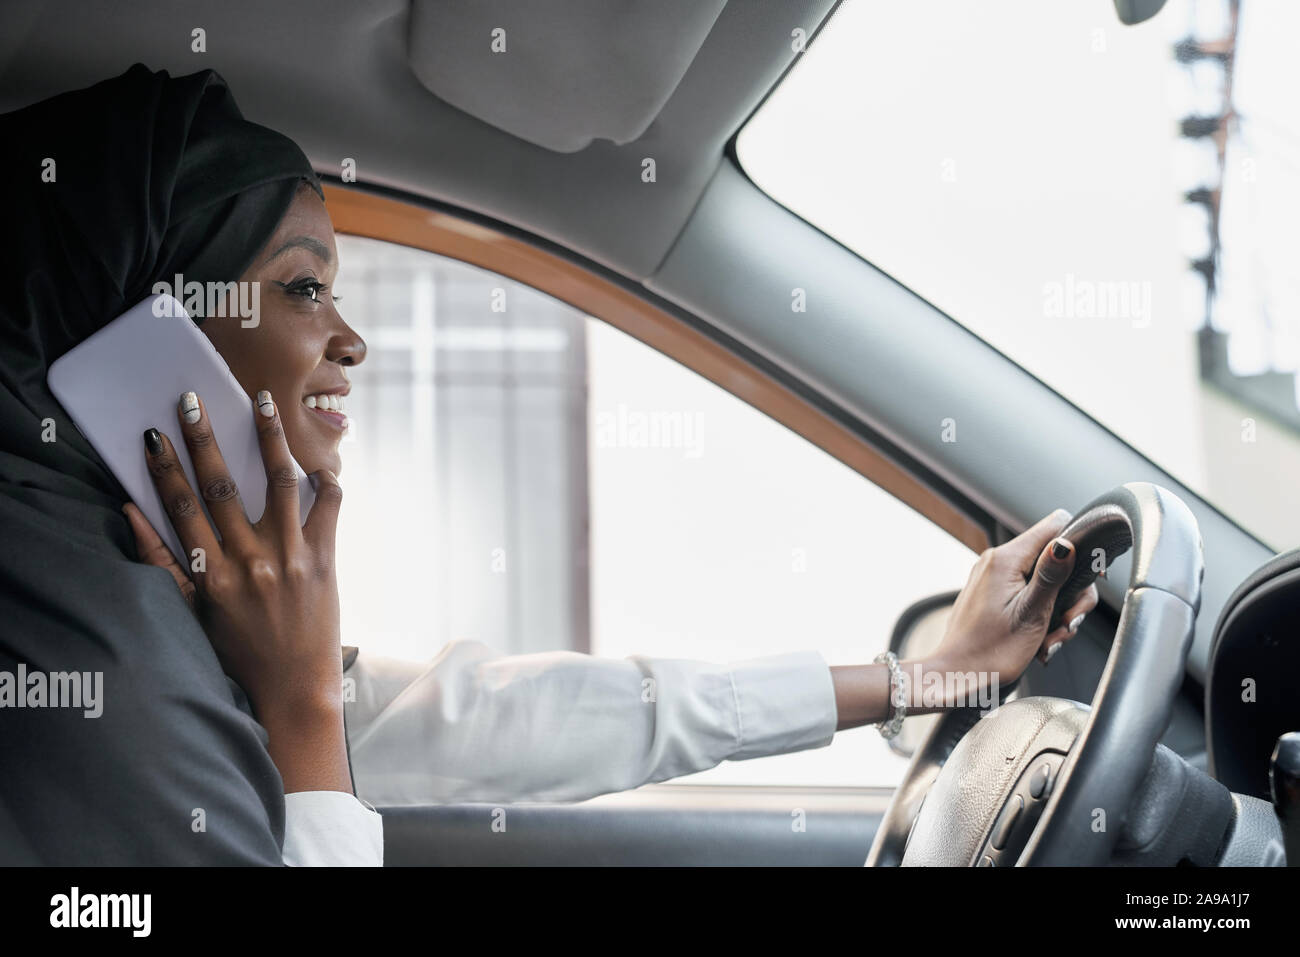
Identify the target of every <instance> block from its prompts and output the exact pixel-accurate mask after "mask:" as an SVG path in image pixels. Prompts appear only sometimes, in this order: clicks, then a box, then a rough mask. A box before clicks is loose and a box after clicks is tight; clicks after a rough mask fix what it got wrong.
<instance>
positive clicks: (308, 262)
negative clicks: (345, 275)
mask: <svg viewBox="0 0 1300 957" xmlns="http://www.w3.org/2000/svg"><path fill="white" fill-rule="evenodd" d="M338 259H339V257H338V249H337V248H336V247H335V244H334V227H333V225H332V224H331V223H330V218H329V213H328V212H326V210H325V204H324V203H323V202H322V201H321V198H320V197H319V196H317V195H316V193H315V191H314V190H312V189H311V188H310V187H309V186H307V185H306V184H303V188H301V189H299V190H298V194H297V196H296V198H295V199H294V201H293V204H292V205H291V206H290V207H289V211H288V212H287V213H286V214H285V216H284V218H283V219H282V220H281V221H280V226H279V228H278V229H277V230H276V231H275V234H274V235H273V236H272V237H271V239H270V240H269V241H268V242H267V244H266V246H265V247H263V248H262V250H261V251H259V252H258V254H257V258H256V259H254V260H253V264H252V265H251V266H249V267H248V270H247V271H246V272H245V273H244V275H242V276H240V277H239V278H240V282H257V283H259V286H260V292H259V297H260V311H259V318H258V322H257V324H256V325H255V326H248V327H245V326H244V325H243V320H241V319H240V317H239V316H238V315H237V314H236V312H237V310H234V309H231V310H227V311H228V313H230V318H224V317H220V316H211V317H209V318H207V319H205V320H204V321H203V323H202V325H201V326H200V327H199V328H200V329H202V330H203V332H204V333H205V334H206V335H207V337H208V339H210V340H211V342H212V344H213V345H214V346H216V348H217V351H218V352H219V353H221V356H222V358H224V359H225V360H226V364H227V365H229V366H230V370H231V371H232V372H233V373H234V374H235V378H236V379H238V380H239V384H240V385H242V386H243V387H244V391H245V392H247V393H248V395H249V398H250V399H252V398H253V397H254V396H256V395H257V393H258V392H259V391H261V390H262V389H266V390H267V391H269V392H270V393H271V397H272V399H274V401H275V404H276V408H277V409H278V410H279V412H280V421H281V423H283V425H284V434H285V438H286V439H287V440H288V442H289V451H290V452H291V453H292V454H293V457H294V458H295V459H296V460H297V461H298V464H299V465H301V466H302V467H303V470H304V471H306V472H314V471H316V470H317V469H329V470H330V471H332V472H334V473H335V474H336V475H337V474H338V473H339V471H340V470H341V469H342V467H343V462H342V457H341V456H340V454H339V442H340V441H341V440H342V438H343V434H344V432H345V431H346V427H347V417H346V415H344V414H341V413H340V412H334V411H326V406H327V405H329V404H333V401H332V400H327V399H325V398H324V397H325V396H332V397H334V399H335V400H337V401H338V402H339V403H342V401H343V396H345V395H347V393H348V391H349V390H350V389H351V386H350V385H349V384H348V376H347V367H348V366H351V365H356V364H357V363H358V362H360V361H362V359H364V358H365V355H366V344H365V342H364V341H363V340H362V339H361V337H360V336H358V335H357V334H356V333H355V332H353V331H352V329H351V328H350V327H349V326H348V324H347V323H346V322H344V321H343V317H342V316H340V315H339V312H338V309H337V308H335V302H334V298H333V296H332V295H331V292H330V287H331V286H332V285H333V283H334V277H335V276H336V275H337V273H338ZM312 406H314V408H313V407H312Z"/></svg>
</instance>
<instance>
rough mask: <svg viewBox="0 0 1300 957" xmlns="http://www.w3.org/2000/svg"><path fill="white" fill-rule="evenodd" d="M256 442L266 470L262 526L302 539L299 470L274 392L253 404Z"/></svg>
mask: <svg viewBox="0 0 1300 957" xmlns="http://www.w3.org/2000/svg"><path fill="white" fill-rule="evenodd" d="M254 406H255V408H254V413H253V417H254V419H255V420H256V422H257V442H258V445H259V446H260V447H261V449H262V465H263V466H264V467H265V468H266V512H265V513H264V514H263V515H262V521H261V524H263V525H268V524H269V525H271V526H273V527H274V528H275V530H276V532H277V533H278V534H279V535H280V536H281V537H282V539H283V540H284V541H297V540H298V539H300V538H301V537H302V516H301V514H300V512H299V510H298V470H297V469H295V468H294V467H293V456H292V455H291V454H290V453H289V443H288V441H287V440H286V439H285V437H284V429H283V427H281V425H280V410H279V409H277V408H276V406H275V401H274V400H273V399H272V398H271V393H269V392H267V391H266V390H265V389H263V390H262V391H261V392H259V393H257V398H256V400H255V401H254Z"/></svg>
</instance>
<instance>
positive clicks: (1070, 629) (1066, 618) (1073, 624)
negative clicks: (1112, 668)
mask: <svg viewBox="0 0 1300 957" xmlns="http://www.w3.org/2000/svg"><path fill="white" fill-rule="evenodd" d="M1100 600H1101V596H1100V595H1099V594H1098V593H1097V586H1096V585H1089V586H1088V587H1087V589H1085V590H1084V592H1083V594H1082V595H1080V596H1079V598H1078V600H1077V601H1076V602H1075V603H1074V604H1073V605H1071V606H1070V607H1069V608H1067V609H1066V610H1065V613H1064V614H1063V615H1062V616H1061V621H1062V622H1063V624H1062V625H1061V626H1060V627H1059V628H1057V629H1056V630H1055V631H1053V632H1052V633H1051V634H1050V635H1048V636H1047V638H1046V639H1044V640H1043V645H1042V647H1041V648H1039V650H1038V660H1039V661H1041V662H1042V663H1043V664H1047V663H1048V662H1049V661H1051V659H1052V656H1053V655H1055V654H1056V653H1057V652H1058V651H1060V650H1061V647H1062V646H1063V645H1064V644H1065V643H1066V642H1067V641H1069V640H1070V639H1071V638H1073V637H1074V636H1075V635H1077V634H1078V633H1079V626H1080V625H1082V624H1083V620H1084V618H1085V617H1086V616H1087V614H1088V613H1089V612H1090V611H1092V610H1093V609H1094V608H1096V607H1097V604H1098V602H1099V601H1100Z"/></svg>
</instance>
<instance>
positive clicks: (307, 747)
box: [124, 392, 352, 793]
mask: <svg viewBox="0 0 1300 957" xmlns="http://www.w3.org/2000/svg"><path fill="white" fill-rule="evenodd" d="M177 414H178V419H179V421H180V430H181V435H182V436H183V437H184V439H185V444H186V446H187V447H188V449H189V453H190V459H191V461H192V462H193V465H194V472H195V475H196V478H197V481H198V484H199V494H201V495H202V501H203V502H204V503H205V504H206V505H207V509H208V512H209V514H211V516H212V523H215V525H216V529H215V530H214V529H213V527H212V523H209V521H208V518H207V516H206V515H205V514H204V512H203V508H202V507H201V506H200V504H199V497H198V494H196V493H195V491H194V489H192V488H191V487H190V483H189V481H188V479H187V478H186V476H185V471H184V469H183V468H182V467H181V463H180V459H179V458H178V457H177V455H176V452H175V449H174V448H173V446H172V444H171V442H170V441H169V440H168V438H167V436H166V435H163V434H162V433H160V432H159V431H158V430H157V429H150V430H148V431H147V432H146V433H145V436H144V439H145V446H146V456H147V460H148V464H149V472H150V475H152V477H153V482H154V487H155V488H156V489H157V490H158V495H159V497H160V498H161V500H162V502H163V505H164V508H165V509H166V512H167V516H168V518H169V519H170V520H171V523H172V527H173V528H174V529H175V530H176V534H177V535H178V536H179V538H180V540H181V544H182V545H183V546H184V548H185V553H186V554H187V555H189V556H190V558H191V573H190V574H187V573H186V572H185V570H184V569H182V568H180V567H179V566H178V565H177V563H176V560H175V557H174V556H173V555H172V553H171V551H170V549H168V548H167V546H166V545H165V544H163V542H162V539H161V538H160V537H159V535H158V533H157V531H156V530H155V529H154V528H153V527H152V526H151V525H150V524H149V521H148V519H146V518H145V517H144V515H143V513H141V512H140V510H139V509H138V508H136V507H135V506H134V505H131V504H128V505H127V506H125V508H124V512H125V513H126V515H127V518H128V520H129V521H130V523H131V527H132V530H133V532H134V534H135V537H136V543H137V547H138V550H139V553H140V557H141V560H143V561H145V562H148V563H149V564H153V565H159V566H161V567H165V568H167V569H168V570H169V571H170V572H171V574H172V576H173V577H174V578H176V581H177V584H178V585H179V586H180V588H181V592H182V594H184V595H185V596H186V598H187V600H188V601H189V602H190V604H191V605H192V607H193V608H194V610H195V613H196V614H197V615H198V617H199V620H200V622H201V623H202V625H203V629H204V631H205V632H206V634H207V636H208V640H209V641H211V642H212V647H213V648H214V649H215V651H216V653H217V657H218V658H219V659H220V661H221V664H222V667H223V668H224V669H225V670H226V673H227V674H229V675H230V676H231V677H232V678H234V679H235V680H236V681H237V682H239V684H240V686H241V687H242V688H243V689H244V691H245V693H247V695H248V698H249V701H250V702H251V704H252V706H253V710H254V713H255V714H256V715H257V718H258V720H259V721H260V722H261V723H262V725H263V727H265V728H266V730H267V733H268V735H269V737H270V741H269V745H268V748H269V750H270V753H271V758H272V760H274V761H275V764H276V767H277V768H278V769H279V771H280V776H281V778H283V780H284V789H285V793H292V792H295V791H346V792H348V793H351V792H352V782H351V776H350V774H349V772H348V762H347V750H346V748H347V746H346V741H345V737H344V728H343V694H342V680H343V671H342V661H341V658H340V654H339V649H340V644H341V638H340V634H339V597H338V583H337V579H336V575H335V567H334V536H335V530H336V528H337V524H338V514H339V507H340V504H341V502H342V497H343V492H342V489H341V487H340V486H339V483H338V479H337V478H336V477H335V476H334V474H333V473H332V472H330V471H328V470H325V469H322V470H320V471H317V472H313V473H312V474H311V476H310V478H311V480H312V484H313V486H314V488H315V491H316V501H315V504H314V505H313V506H312V508H311V511H310V512H309V513H308V516H307V521H306V523H305V524H303V522H302V521H301V518H300V515H299V511H298V509H299V506H298V477H297V472H296V471H295V469H294V466H293V459H292V457H291V455H290V453H289V446H288V443H287V442H286V440H285V437H284V430H283V429H282V428H281V425H280V416H279V412H278V411H277V409H276V407H275V404H274V402H273V401H272V399H271V396H270V394H269V393H266V392H261V393H259V394H258V400H257V407H256V408H255V409H254V410H253V415H254V417H255V419H256V421H257V434H258V441H259V444H260V446H261V452H262V461H263V464H264V465H265V468H266V483H267V489H266V511H265V513H264V514H263V516H262V518H261V519H260V520H259V521H257V522H256V523H253V522H250V521H249V520H248V516H247V515H246V514H245V512H244V506H243V504H242V503H241V502H240V499H239V491H238V489H237V488H236V487H235V483H234V481H233V479H232V478H231V477H230V473H229V470H228V469H227V468H226V466H225V462H224V461H223V459H222V456H221V450H220V448H219V447H218V445H217V439H216V436H215V435H213V432H212V429H211V427H210V424H209V422H208V417H207V414H206V411H205V409H204V407H203V404H202V401H201V400H200V399H199V397H198V396H196V395H195V394H194V393H192V392H187V393H185V394H184V395H182V396H181V398H180V403H179V408H178V413H177ZM218 532H219V533H220V536H221V537H220V540H218V538H217V533H218Z"/></svg>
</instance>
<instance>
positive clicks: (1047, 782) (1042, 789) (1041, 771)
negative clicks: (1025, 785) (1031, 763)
mask: <svg viewBox="0 0 1300 957" xmlns="http://www.w3.org/2000/svg"><path fill="white" fill-rule="evenodd" d="M1051 786H1052V766H1051V765H1050V764H1048V763H1047V762H1046V761H1044V762H1043V763H1042V764H1040V765H1039V766H1038V767H1036V768H1035V769H1034V773H1033V776H1032V777H1031V778H1030V779H1029V793H1030V795H1031V796H1032V797H1033V798H1034V799H1035V800H1039V801H1041V800H1042V799H1043V798H1045V797H1047V792H1048V791H1049V790H1050V789H1051Z"/></svg>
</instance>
